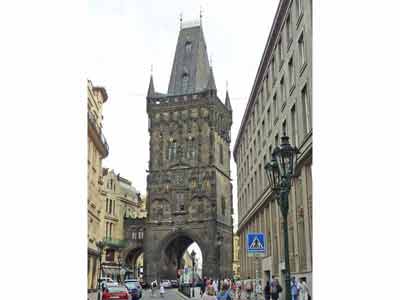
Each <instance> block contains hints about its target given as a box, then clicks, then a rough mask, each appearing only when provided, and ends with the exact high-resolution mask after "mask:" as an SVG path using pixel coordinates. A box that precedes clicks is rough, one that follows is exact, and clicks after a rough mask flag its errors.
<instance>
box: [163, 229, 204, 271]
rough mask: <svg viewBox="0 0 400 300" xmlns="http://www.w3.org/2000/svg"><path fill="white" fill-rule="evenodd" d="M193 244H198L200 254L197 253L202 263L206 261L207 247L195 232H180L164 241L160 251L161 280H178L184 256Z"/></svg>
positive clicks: (170, 235)
mask: <svg viewBox="0 0 400 300" xmlns="http://www.w3.org/2000/svg"><path fill="white" fill-rule="evenodd" d="M193 243H196V244H197V245H198V247H199V248H200V253H197V255H201V261H204V259H205V257H206V246H205V245H204V243H203V242H202V240H201V239H200V238H199V237H198V236H197V235H196V234H195V233H194V232H189V231H186V230H185V231H184V230H179V231H175V232H173V233H171V234H169V235H168V236H167V237H166V238H164V239H163V241H162V242H161V243H160V247H159V249H158V252H159V253H160V254H161V257H160V264H159V268H160V269H159V271H160V272H159V277H160V279H176V278H177V270H180V269H183V267H184V262H183V255H184V253H185V251H186V250H187V249H188V248H189V246H190V245H191V244H193Z"/></svg>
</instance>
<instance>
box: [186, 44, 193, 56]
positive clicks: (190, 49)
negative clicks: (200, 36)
mask: <svg viewBox="0 0 400 300" xmlns="http://www.w3.org/2000/svg"><path fill="white" fill-rule="evenodd" d="M185 51H186V54H190V52H191V51H192V42H190V41H187V42H186V43H185Z"/></svg>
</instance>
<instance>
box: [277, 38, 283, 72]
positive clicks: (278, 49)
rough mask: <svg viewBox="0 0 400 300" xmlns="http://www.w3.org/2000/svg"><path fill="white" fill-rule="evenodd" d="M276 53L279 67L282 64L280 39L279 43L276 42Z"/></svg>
mask: <svg viewBox="0 0 400 300" xmlns="http://www.w3.org/2000/svg"><path fill="white" fill-rule="evenodd" d="M277 51H278V64H279V66H281V65H282V63H283V52H282V40H281V39H279V41H278V45H277Z"/></svg>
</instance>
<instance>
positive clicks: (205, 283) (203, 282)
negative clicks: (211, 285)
mask: <svg viewBox="0 0 400 300" xmlns="http://www.w3.org/2000/svg"><path fill="white" fill-rule="evenodd" d="M206 288H207V277H205V276H204V278H203V280H202V282H201V287H200V295H203V294H204V292H205V291H206Z"/></svg>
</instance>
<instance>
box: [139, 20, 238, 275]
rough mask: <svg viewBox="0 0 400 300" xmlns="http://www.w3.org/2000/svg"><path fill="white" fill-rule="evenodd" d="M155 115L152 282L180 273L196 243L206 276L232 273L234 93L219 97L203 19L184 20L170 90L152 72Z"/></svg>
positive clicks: (148, 253)
mask: <svg viewBox="0 0 400 300" xmlns="http://www.w3.org/2000/svg"><path fill="white" fill-rule="evenodd" d="M147 114H148V117H149V134H150V147H149V150H150V161H149V174H148V176H147V193H148V198H147V199H148V203H147V205H148V206H147V207H148V212H149V216H148V220H147V224H146V232H145V246H144V249H145V251H144V252H145V276H146V280H147V282H150V281H151V280H154V279H164V278H167V279H171V278H176V276H177V270H178V269H180V268H183V265H182V255H183V254H184V252H185V250H186V248H187V247H188V246H189V245H190V244H191V243H192V242H196V243H197V244H198V245H199V247H200V248H201V251H202V258H203V276H212V277H217V276H221V277H222V276H231V275H232V228H233V227H232V213H233V206H232V184H231V179H230V157H231V153H230V150H229V145H230V142H231V138H230V130H231V125H232V108H231V104H230V100H229V96H228V92H227V93H226V99H225V104H224V103H222V102H221V100H220V99H219V98H218V96H217V89H216V86H215V82H214V75H213V71H212V68H211V67H210V64H209V62H208V55H207V47H206V43H205V40H204V36H203V30H202V27H201V24H200V23H193V22H192V23H191V24H185V23H184V24H183V25H182V26H181V29H180V32H179V37H178V43H177V46H176V52H175V58H174V63H173V66H172V71H171V77H170V81H169V88H168V93H166V94H161V93H158V92H155V89H154V83H153V78H152V77H151V78H150V85H149V89H148V94H147ZM199 255H200V253H197V256H199Z"/></svg>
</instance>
